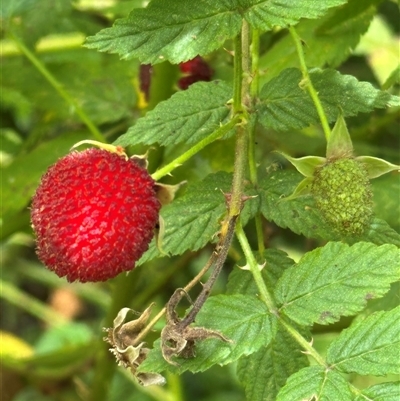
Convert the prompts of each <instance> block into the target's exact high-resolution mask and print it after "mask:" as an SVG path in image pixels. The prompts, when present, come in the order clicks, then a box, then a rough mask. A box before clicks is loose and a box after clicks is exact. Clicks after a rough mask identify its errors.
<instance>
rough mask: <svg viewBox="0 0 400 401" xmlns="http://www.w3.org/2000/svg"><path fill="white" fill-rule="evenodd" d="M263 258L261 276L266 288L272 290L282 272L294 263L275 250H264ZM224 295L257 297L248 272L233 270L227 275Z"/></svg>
mask: <svg viewBox="0 0 400 401" xmlns="http://www.w3.org/2000/svg"><path fill="white" fill-rule="evenodd" d="M263 256H264V258H265V266H264V268H263V269H262V270H261V274H262V276H263V278H264V282H265V284H266V285H267V288H268V289H270V290H273V289H274V288H275V285H276V283H277V281H278V279H279V278H280V277H281V276H282V274H283V272H284V271H285V270H286V269H288V268H289V267H290V266H293V264H294V261H293V260H292V259H290V258H289V257H288V256H287V254H286V253H285V252H283V251H280V250H279V249H275V248H270V249H267V250H265V252H264V255H263ZM226 293H227V294H243V295H257V294H258V289H257V286H256V284H255V282H254V280H253V276H252V275H251V273H250V272H249V271H246V270H242V269H239V268H235V269H233V271H232V273H231V274H230V275H229V279H228V283H227V287H226Z"/></svg>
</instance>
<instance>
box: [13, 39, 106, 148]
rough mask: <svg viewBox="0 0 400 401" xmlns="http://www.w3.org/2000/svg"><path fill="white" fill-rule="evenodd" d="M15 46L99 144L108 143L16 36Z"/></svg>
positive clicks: (60, 85) (84, 113)
mask: <svg viewBox="0 0 400 401" xmlns="http://www.w3.org/2000/svg"><path fill="white" fill-rule="evenodd" d="M12 39H13V40H14V42H15V44H16V45H17V46H18V48H19V49H20V50H21V52H22V53H23V54H24V55H25V57H26V58H27V59H28V60H29V61H30V62H31V63H32V64H33V65H34V66H35V67H36V69H37V70H38V71H39V72H40V73H41V74H42V75H43V77H44V78H45V79H46V80H47V81H48V82H49V84H50V85H51V86H52V87H53V88H54V89H55V90H56V91H57V92H58V93H59V95H60V96H61V97H62V98H63V99H64V100H65V101H66V102H67V103H68V104H70V105H71V106H72V108H73V110H74V111H75V112H76V114H77V115H78V116H79V118H80V119H81V120H82V122H83V123H84V124H85V125H86V127H87V128H88V130H89V131H90V132H91V133H92V135H93V137H94V138H95V139H96V140H97V141H99V142H106V140H105V138H104V136H103V134H102V133H101V132H100V131H99V130H98V129H97V127H96V126H95V125H94V124H93V122H92V120H91V119H90V118H89V116H88V115H87V114H86V112H85V111H84V110H83V109H82V107H81V106H80V105H79V103H78V102H77V101H76V100H75V99H74V98H73V97H72V96H71V95H70V94H69V93H68V92H67V91H66V90H65V89H64V86H63V85H62V84H61V83H60V82H59V81H58V80H57V79H56V78H55V77H54V75H52V74H51V72H50V71H49V70H48V69H47V68H46V67H45V66H44V64H43V63H42V62H41V61H40V60H39V59H38V58H37V57H36V56H35V54H34V53H33V52H31V51H30V50H29V49H28V48H27V47H26V46H25V45H24V44H23V43H22V42H21V40H20V39H18V38H17V37H16V36H15V35H12Z"/></svg>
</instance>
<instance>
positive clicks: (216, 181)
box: [139, 172, 259, 264]
mask: <svg viewBox="0 0 400 401" xmlns="http://www.w3.org/2000/svg"><path fill="white" fill-rule="evenodd" d="M231 183H232V175H231V174H229V173H225V172H218V173H216V174H210V175H208V176H207V177H206V178H205V179H204V180H203V181H201V182H197V183H194V184H192V185H191V186H189V188H188V189H187V191H186V193H185V194H184V195H183V196H182V197H180V198H177V199H175V200H174V202H172V203H171V204H169V205H167V206H164V207H163V208H162V209H161V216H162V218H163V220H164V224H165V234H164V236H163V240H162V244H161V247H162V250H163V251H164V252H166V253H170V254H171V255H181V254H182V253H183V252H185V251H187V250H188V249H190V250H192V251H196V250H198V249H200V248H202V247H204V246H205V245H206V244H207V243H208V242H210V241H211V240H213V238H214V239H216V236H215V234H217V233H218V231H219V228H220V222H221V220H222V218H223V217H224V215H225V213H226V202H225V197H224V193H228V192H229V191H230V189H231ZM248 194H250V195H253V194H254V191H253V190H251V189H250V190H249V191H248ZM258 201H259V200H258V198H253V199H250V200H248V201H247V202H246V204H245V206H244V208H243V211H242V213H243V216H244V222H245V223H246V221H248V220H249V218H251V217H252V216H253V215H254V213H255V212H256V211H257V210H258V206H257V205H258ZM156 256H161V254H160V252H159V250H158V249H157V247H156V244H155V241H154V240H153V242H152V243H151V245H150V249H149V250H148V251H147V252H146V253H145V254H144V255H143V256H142V258H141V259H140V261H139V264H142V263H144V262H146V261H147V260H150V259H152V258H154V257H156Z"/></svg>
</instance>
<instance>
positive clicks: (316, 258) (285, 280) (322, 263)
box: [275, 242, 400, 325]
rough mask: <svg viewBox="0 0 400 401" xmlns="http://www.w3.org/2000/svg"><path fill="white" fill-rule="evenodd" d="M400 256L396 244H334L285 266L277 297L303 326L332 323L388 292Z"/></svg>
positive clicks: (398, 272) (397, 271)
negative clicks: (294, 264) (286, 268)
mask: <svg viewBox="0 0 400 401" xmlns="http://www.w3.org/2000/svg"><path fill="white" fill-rule="evenodd" d="M399 258H400V251H399V250H398V249H397V248H396V247H395V246H393V245H382V246H376V245H373V244H371V243H366V242H359V243H356V244H354V245H353V246H351V247H350V246H348V245H347V244H343V243H340V242H330V243H328V244H327V245H325V246H324V247H322V248H317V249H315V250H314V251H311V252H308V253H307V254H305V255H304V256H303V257H302V258H301V260H300V261H299V263H298V264H297V265H296V266H293V267H291V268H290V269H288V270H286V271H285V273H284V274H283V276H282V277H281V279H280V280H279V282H278V284H277V287H276V290H275V297H276V299H277V301H278V303H279V304H280V305H282V306H281V308H280V310H281V311H282V312H284V313H285V314H286V315H287V316H289V317H290V318H291V319H293V320H294V321H295V322H297V323H299V324H301V325H311V324H313V323H319V324H329V323H333V322H336V321H338V320H339V318H340V316H350V315H353V314H355V313H357V312H358V311H360V310H362V309H363V308H364V307H365V305H366V303H367V300H369V299H375V298H380V297H382V296H383V295H384V294H385V293H386V292H387V291H389V289H390V284H391V283H392V282H394V281H396V280H398V279H399V278H400V263H399V260H400V259H399Z"/></svg>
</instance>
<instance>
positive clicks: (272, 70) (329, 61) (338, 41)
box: [260, 0, 381, 84]
mask: <svg viewBox="0 0 400 401" xmlns="http://www.w3.org/2000/svg"><path fill="white" fill-rule="evenodd" d="M380 2H381V0H363V1H362V2H361V1H360V0H349V1H348V3H347V4H344V5H343V6H342V7H339V8H334V9H332V10H329V12H328V13H327V14H326V15H325V16H324V17H322V18H320V19H318V20H307V19H305V20H302V21H300V22H299V23H298V24H297V26H296V31H297V33H298V34H299V36H300V37H301V39H302V40H303V42H304V43H305V44H306V49H307V51H306V52H305V60H306V65H308V66H312V67H321V68H322V67H324V66H326V65H328V66H330V67H336V66H338V65H340V64H341V63H342V62H343V61H344V60H345V59H346V58H347V57H348V55H349V54H350V53H351V51H352V49H354V48H355V47H356V45H357V44H358V42H359V41H360V36H361V35H362V34H363V33H365V32H366V31H367V29H368V27H369V24H370V22H371V20H372V18H373V16H374V15H375V12H376V8H375V5H377V4H379V3H380ZM333 37H334V38H335V40H332V38H333ZM299 66H300V64H299V58H298V56H297V53H296V49H295V47H294V46H293V39H292V37H291V35H289V34H286V35H283V36H280V38H279V39H278V40H277V41H276V42H275V43H274V45H273V46H272V47H271V48H270V49H268V51H267V52H266V53H265V54H264V55H263V56H261V57H260V69H261V70H263V71H268V74H265V75H264V76H261V77H260V82H261V84H263V83H265V82H267V81H268V80H270V79H271V78H272V77H275V76H277V75H278V74H279V73H280V72H281V71H282V70H284V69H285V68H290V67H297V68H298V67H299Z"/></svg>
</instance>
